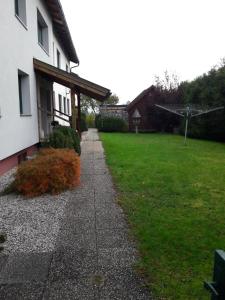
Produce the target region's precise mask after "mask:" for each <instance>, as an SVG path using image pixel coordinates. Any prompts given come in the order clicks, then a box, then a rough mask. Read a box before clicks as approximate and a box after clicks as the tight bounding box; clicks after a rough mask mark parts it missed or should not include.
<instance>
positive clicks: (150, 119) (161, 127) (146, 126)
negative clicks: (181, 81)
mask: <svg viewBox="0 0 225 300" xmlns="http://www.w3.org/2000/svg"><path fill="white" fill-rule="evenodd" d="M179 101H180V93H179V91H177V90H174V91H166V90H164V91H163V90H161V88H160V87H156V86H154V85H152V86H150V87H149V88H147V89H146V90H144V91H143V92H142V93H140V94H139V95H138V96H137V97H136V98H135V99H134V100H133V101H132V102H131V103H130V104H129V105H128V106H127V112H128V120H129V130H130V131H135V129H136V124H135V118H134V117H135V115H138V116H140V118H139V125H138V130H139V131H140V132H155V131H165V132H175V131H176V130H177V127H179V124H180V118H179V117H177V116H175V115H173V114H171V113H168V112H165V111H162V110H161V109H159V108H158V107H156V105H155V104H161V105H171V104H174V103H175V104H177V103H179Z"/></svg>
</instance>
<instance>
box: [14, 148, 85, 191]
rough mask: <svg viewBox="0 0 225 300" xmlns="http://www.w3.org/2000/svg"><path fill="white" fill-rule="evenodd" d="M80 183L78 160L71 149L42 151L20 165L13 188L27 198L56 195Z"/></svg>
mask: <svg viewBox="0 0 225 300" xmlns="http://www.w3.org/2000/svg"><path fill="white" fill-rule="evenodd" d="M79 182H80V158H79V156H78V155H77V154H76V153H75V151H74V150H71V149H53V148H49V149H44V150H41V151H40V152H39V154H38V155H37V157H36V158H34V159H32V160H29V161H26V162H24V163H22V164H21V165H20V166H19V167H18V170H17V172H16V175H15V182H14V184H15V185H14V186H15V189H16V191H17V192H19V193H22V194H23V195H25V196H28V197H34V196H39V195H41V194H44V193H50V194H58V193H60V192H62V191H64V190H66V189H70V188H73V187H75V186H77V185H78V184H79Z"/></svg>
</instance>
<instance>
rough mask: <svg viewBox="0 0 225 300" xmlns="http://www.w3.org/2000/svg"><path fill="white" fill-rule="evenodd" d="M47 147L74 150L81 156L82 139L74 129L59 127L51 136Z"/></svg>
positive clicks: (46, 144)
mask: <svg viewBox="0 0 225 300" xmlns="http://www.w3.org/2000/svg"><path fill="white" fill-rule="evenodd" d="M45 146H48V147H53V148H70V149H72V148H74V150H75V151H76V152H77V154H79V155H80V154H81V148H80V137H79V135H78V133H77V132H76V131H75V130H74V129H72V128H70V127H68V126H57V127H56V128H55V129H54V131H53V132H52V133H51V134H50V136H49V140H48V142H46V143H45Z"/></svg>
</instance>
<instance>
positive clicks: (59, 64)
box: [56, 49, 61, 69]
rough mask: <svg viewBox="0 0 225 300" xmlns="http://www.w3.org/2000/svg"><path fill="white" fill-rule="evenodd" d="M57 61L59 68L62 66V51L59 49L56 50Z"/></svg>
mask: <svg viewBox="0 0 225 300" xmlns="http://www.w3.org/2000/svg"><path fill="white" fill-rule="evenodd" d="M56 62H57V68H59V69H60V68H61V53H60V51H59V49H57V50H56Z"/></svg>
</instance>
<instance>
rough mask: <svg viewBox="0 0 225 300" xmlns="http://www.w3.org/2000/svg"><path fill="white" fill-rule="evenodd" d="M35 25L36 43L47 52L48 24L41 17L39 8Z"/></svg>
mask: <svg viewBox="0 0 225 300" xmlns="http://www.w3.org/2000/svg"><path fill="white" fill-rule="evenodd" d="M37 27H38V43H39V45H40V46H41V47H42V48H43V49H44V50H45V51H46V52H47V53H48V51H49V42H48V26H47V24H46V22H45V20H44V18H43V17H42V15H41V13H40V12H39V10H37Z"/></svg>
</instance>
